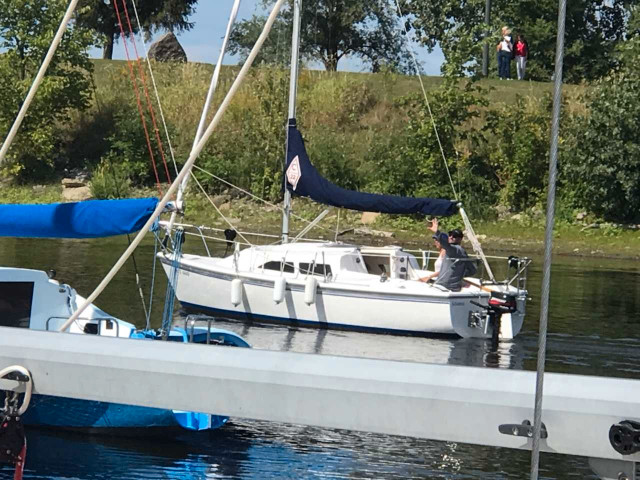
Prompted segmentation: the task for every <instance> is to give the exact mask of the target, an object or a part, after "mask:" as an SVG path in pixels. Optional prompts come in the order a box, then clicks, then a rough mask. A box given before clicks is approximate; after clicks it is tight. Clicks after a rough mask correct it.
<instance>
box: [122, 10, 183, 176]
mask: <svg viewBox="0 0 640 480" xmlns="http://www.w3.org/2000/svg"><path fill="white" fill-rule="evenodd" d="M131 5H132V6H133V12H134V14H135V17H136V23H137V24H138V33H139V37H140V42H141V43H142V50H143V52H144V56H145V58H146V61H147V68H148V69H149V76H150V77H151V84H152V85H153V91H154V93H155V95H156V101H157V102H158V110H159V111H160V119H161V120H162V126H163V127H164V134H165V137H166V139H167V145H168V146H169V154H170V155H171V160H172V162H173V168H174V170H175V172H176V174H177V173H178V164H177V163H176V156H175V152H174V150H173V145H172V144H171V137H170V136H169V129H168V128H167V121H166V119H165V117H164V110H163V109H162V102H161V101H160V94H159V93H158V85H157V83H156V77H155V75H154V73H153V68H152V67H151V60H150V59H149V54H148V52H147V44H146V42H145V41H144V35H142V23H141V22H140V17H139V16H138V8H137V6H136V0H131Z"/></svg>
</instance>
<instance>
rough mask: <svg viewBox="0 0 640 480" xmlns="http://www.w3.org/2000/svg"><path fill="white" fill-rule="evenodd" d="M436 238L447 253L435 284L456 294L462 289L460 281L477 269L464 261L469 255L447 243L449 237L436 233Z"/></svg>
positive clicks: (459, 247) (457, 246)
mask: <svg viewBox="0 0 640 480" xmlns="http://www.w3.org/2000/svg"><path fill="white" fill-rule="evenodd" d="M436 236H437V237H438V241H439V242H440V245H442V248H444V250H445V252H446V253H447V254H446V256H445V257H444V261H443V262H442V267H441V268H440V273H439V274H438V278H437V279H436V284H437V285H442V286H443V287H445V288H447V289H449V290H452V291H454V292H457V291H459V290H460V289H461V288H462V279H463V278H464V277H468V276H470V275H473V274H474V273H476V271H477V270H478V269H477V268H476V266H475V265H474V263H473V262H472V261H470V260H464V259H468V258H469V255H467V252H466V251H465V249H464V248H462V247H461V246H460V245H455V244H452V243H449V236H448V235H447V234H446V233H443V232H436Z"/></svg>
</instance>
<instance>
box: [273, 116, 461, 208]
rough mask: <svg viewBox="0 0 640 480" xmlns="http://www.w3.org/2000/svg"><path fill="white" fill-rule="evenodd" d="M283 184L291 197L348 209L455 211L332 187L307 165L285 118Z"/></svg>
mask: <svg viewBox="0 0 640 480" xmlns="http://www.w3.org/2000/svg"><path fill="white" fill-rule="evenodd" d="M285 184H286V186H287V188H288V189H289V190H290V191H291V193H292V194H295V195H299V196H301V197H309V198H311V199H312V200H315V201H316V202H319V203H324V204H325V205H333V206H334V207H342V208H348V209H350V210H360V211H364V212H381V213H403V214H409V213H421V214H424V215H436V216H449V215H453V214H454V213H456V212H457V211H458V208H457V204H456V202H455V201H451V200H444V199H438V198H424V197H423V198H413V197H400V196H396V195H380V194H376V193H363V192H356V191H353V190H346V189H344V188H341V187H338V186H337V185H334V184H333V183H331V182H330V181H328V180H327V179H326V178H324V177H323V176H322V175H320V173H319V172H318V171H317V170H316V169H315V167H314V166H313V165H312V164H311V161H310V160H309V156H308V155H307V151H306V149H305V147H304V140H303V139H302V135H301V134H300V131H299V130H298V129H297V128H296V120H295V118H291V119H289V130H288V136H287V165H286V169H285Z"/></svg>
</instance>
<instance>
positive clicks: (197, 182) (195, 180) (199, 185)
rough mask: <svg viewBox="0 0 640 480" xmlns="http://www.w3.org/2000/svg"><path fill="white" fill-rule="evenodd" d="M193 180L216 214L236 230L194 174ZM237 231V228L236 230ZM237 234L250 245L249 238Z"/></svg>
mask: <svg viewBox="0 0 640 480" xmlns="http://www.w3.org/2000/svg"><path fill="white" fill-rule="evenodd" d="M193 181H194V182H196V185H198V187H199V188H200V190H201V191H202V193H204V195H205V197H207V200H209V203H211V205H212V206H213V208H215V209H216V212H218V215H220V216H221V217H222V219H223V220H224V221H225V222H227V225H229V226H230V227H231V228H233V229H234V230H236V227H235V226H234V225H233V223H231V221H230V220H229V219H228V218H227V217H225V216H224V214H223V213H222V211H220V209H219V208H218V206H217V205H216V204H215V203H214V202H213V200H212V199H211V197H210V196H209V194H208V193H207V192H206V191H205V189H204V187H203V186H202V184H201V183H200V182H199V181H198V179H197V178H196V176H195V175H193ZM236 231H237V230H236ZM238 235H240V237H242V239H243V240H244V241H245V242H247V244H248V245H251V242H249V240H247V239H246V238H245V237H244V235H242V233H240V232H238Z"/></svg>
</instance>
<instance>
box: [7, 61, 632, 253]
mask: <svg viewBox="0 0 640 480" xmlns="http://www.w3.org/2000/svg"><path fill="white" fill-rule="evenodd" d="M94 65H95V72H94V81H95V87H96V91H95V98H94V105H93V107H92V109H91V110H90V111H89V112H87V113H84V114H82V115H78V117H77V118H76V119H75V120H77V122H76V123H77V124H78V125H80V124H81V123H83V122H86V123H87V124H91V122H90V120H91V116H92V115H93V116H97V114H96V112H99V111H100V109H105V108H111V109H114V108H116V109H117V108H122V106H123V105H129V106H131V105H134V104H135V103H134V102H135V100H134V95H133V91H132V86H131V84H130V80H129V72H128V67H127V64H126V62H124V61H107V60H94ZM145 69H146V67H145ZM145 71H146V70H145ZM237 71H238V67H224V68H223V69H222V76H221V80H220V83H219V86H220V90H221V92H226V91H227V90H228V89H229V87H230V85H231V82H232V79H233V77H234V76H235V74H236V73H237ZM212 72H213V66H212V65H208V64H195V63H188V64H155V67H154V73H155V79H156V82H157V85H158V89H159V92H160V96H161V99H162V102H163V110H164V113H165V115H166V118H167V122H168V124H169V125H170V128H171V133H172V144H173V147H174V150H175V152H176V154H177V159H178V160H179V161H180V160H184V159H186V157H187V155H188V152H189V150H190V148H191V143H192V139H193V135H194V133H195V130H196V126H197V123H198V120H199V117H200V112H201V108H202V105H203V103H204V98H205V95H206V92H207V90H208V88H209V81H210V78H211V74H212ZM253 73H254V75H256V76H260V75H263V77H265V76H269V75H273V76H277V77H278V78H279V79H280V80H279V81H282V82H287V80H286V79H287V76H288V72H287V71H285V70H269V69H254V70H253ZM146 75H147V78H149V72H148V71H147V73H146ZM248 81H249V82H251V81H252V78H250V79H248ZM263 81H264V78H263ZM423 81H424V84H425V88H426V90H427V93H429V91H432V90H433V89H435V88H437V87H439V86H440V85H441V84H442V81H443V79H442V78H441V77H423ZM341 84H343V85H349V86H353V85H355V86H356V87H357V86H358V85H361V86H363V88H362V89H358V88H355V89H353V91H355V92H356V94H357V95H359V94H360V93H362V95H363V96H367V98H369V97H370V99H371V103H372V104H371V105H369V104H367V105H366V109H365V111H364V113H363V114H362V115H360V113H359V112H356V113H357V115H355V119H354V120H348V121H346V122H344V123H341V122H339V121H338V120H337V118H339V117H340V115H347V116H348V115H349V111H343V110H341V108H344V105H342V104H343V103H344V102H341V101H340V99H339V98H333V93H332V92H334V91H337V92H338V93H340V92H341V91H343V90H340V89H337V87H336V86H338V85H341ZM286 85H288V83H286ZM480 85H481V86H484V87H487V95H488V101H489V103H490V104H491V105H496V104H500V103H502V104H512V103H514V102H515V99H516V98H518V97H534V98H541V97H543V96H544V95H547V94H550V93H551V90H552V84H551V83H548V82H529V81H517V80H512V81H500V80H498V79H486V80H481V81H480ZM150 88H151V87H150ZM585 88H586V87H585V86H584V85H568V86H566V88H565V93H564V98H565V99H566V101H567V104H568V106H569V108H572V109H582V108H585V107H584V105H583V104H582V103H581V101H580V96H581V95H582V94H583V93H584V91H585ZM278 92H280V93H278V95H280V94H282V95H281V96H282V97H283V98H282V99H280V100H282V103H283V104H284V105H286V95H287V92H286V88H285V89H284V90H278ZM420 92H421V88H420V84H419V82H418V79H417V77H415V76H404V75H397V74H390V73H378V74H368V73H351V72H335V73H331V72H324V71H315V70H303V71H302V72H301V75H300V88H299V96H298V99H299V102H298V103H299V105H300V107H301V108H300V120H301V122H302V123H303V125H308V126H309V128H308V130H306V131H305V135H308V136H310V137H313V135H314V133H317V132H319V133H322V134H325V135H326V134H327V133H326V132H329V134H331V135H339V138H340V142H341V148H343V149H344V151H345V152H346V155H347V156H348V157H349V158H350V159H352V158H356V159H357V158H361V157H362V156H363V155H365V154H366V152H367V151H368V149H369V148H370V147H371V145H373V144H374V142H375V141H376V138H380V137H381V136H382V135H387V136H388V135H393V134H394V132H398V131H400V130H401V129H403V128H404V127H405V125H406V116H405V114H404V111H403V110H402V109H401V108H398V107H397V105H396V104H395V102H396V100H398V99H399V98H401V97H403V96H406V95H409V94H420ZM150 93H151V95H152V97H153V96H154V94H153V92H152V91H151V92H150ZM222 96H223V95H222V93H220V92H219V93H218V94H217V95H216V99H215V102H214V103H215V105H214V107H213V109H214V110H215V108H216V106H217V105H218V104H219V103H220V102H221V99H222ZM260 100H261V99H260V98H258V97H257V95H256V92H255V91H254V90H252V84H251V83H245V85H244V86H243V87H242V89H241V90H240V92H239V93H238V95H237V97H236V99H234V102H233V105H232V108H231V109H230V111H229V112H228V114H227V116H226V117H225V120H224V121H223V125H221V127H223V128H227V130H226V132H233V128H231V127H233V123H234V122H235V121H237V119H238V118H240V116H239V115H240V112H247V111H249V112H251V111H253V110H255V109H256V107H257V105H259V102H260ZM355 100H356V101H357V100H359V99H358V98H356V99H355ZM285 115H286V112H285V111H283V112H282V118H283V121H284V118H285V117H284V116H285ZM479 121H482V120H479ZM78 128H81V126H79V127H78ZM92 128H94V130H96V131H95V132H93V134H94V136H95V135H100V133H101V130H100V129H98V128H96V127H92ZM216 141H217V140H216V137H215V136H214V138H213V139H212V140H211V142H216ZM87 143H88V145H87V146H86V151H84V152H83V151H80V152H79V153H78V154H79V155H80V158H83V159H85V158H86V159H88V160H92V161H93V162H96V161H97V159H95V158H94V159H91V155H93V153H92V150H91V147H94V146H95V143H96V142H93V141H92V142H87ZM278 155H280V154H278ZM61 190H62V189H61V186H60V185H59V184H58V183H56V184H52V185H46V186H5V187H3V188H2V189H0V202H3V203H34V202H42V203H44V202H55V201H60V200H61ZM148 194H149V190H139V191H136V192H135V194H134V196H146V195H148ZM208 203H209V202H208V200H207V199H206V198H205V197H204V196H203V195H201V194H199V193H193V194H190V195H189V196H188V203H187V216H186V218H185V221H187V222H190V223H193V224H213V225H216V226H220V227H223V228H226V224H225V223H224V221H223V220H222V219H221V218H220V217H219V216H218V215H217V214H216V213H215V210H214V209H213V208H212V207H211V206H210V205H209V204H208ZM324 208H325V207H324V206H320V205H316V204H313V203H311V202H307V201H305V200H299V199H297V200H296V201H295V202H294V213H296V214H297V215H300V216H302V217H304V218H306V219H308V220H311V219H313V218H315V216H316V215H317V214H319V213H320V212H321V211H322V210H323V209H324ZM225 215H226V216H228V217H229V218H232V219H234V222H235V224H236V226H238V227H240V228H243V229H244V228H246V229H248V230H251V229H255V230H260V231H265V232H268V233H273V234H278V233H279V231H280V224H281V214H280V212H279V210H275V209H271V208H265V207H264V206H263V205H259V204H257V203H255V202H251V201H245V200H242V201H240V200H234V201H232V202H231V210H230V211H228V212H225ZM359 219H360V213H359V212H346V211H344V210H341V212H340V229H341V230H342V229H346V228H347V227H348V226H361V225H360V224H359ZM472 220H473V219H472ZM456 222H457V223H456ZM336 223H337V212H336V210H335V209H334V210H333V211H332V212H331V213H330V214H329V216H328V217H327V218H326V219H325V220H324V221H323V222H322V223H321V225H320V227H321V228H320V229H318V230H314V231H313V232H312V234H311V236H322V237H324V238H333V235H334V234H335V230H336ZM459 223H460V221H459V218H458V219H452V220H448V221H445V222H444V225H443V226H444V227H445V228H446V227H447V225H448V224H450V225H454V224H455V226H460V225H459ZM303 226H304V222H302V221H300V220H297V219H295V218H294V219H292V226H291V229H292V231H299V230H300V229H302V228H303ZM372 228H374V229H379V230H388V231H393V232H395V233H396V237H395V239H393V240H392V241H393V242H400V243H407V244H411V243H424V242H426V243H430V241H429V238H428V237H429V236H428V235H427V234H425V225H424V222H420V221H418V220H415V219H412V218H410V217H406V216H404V217H402V216H388V215H383V216H381V217H380V218H379V219H378V221H377V222H376V224H374V225H373V226H372ZM475 228H476V231H477V233H478V234H484V235H486V236H487V238H486V240H484V241H483V243H484V244H485V245H486V246H487V248H490V249H493V250H499V249H501V248H505V249H510V250H513V249H514V246H515V247H516V248H518V249H522V250H525V251H541V249H542V241H543V238H544V228H543V225H542V222H541V221H540V220H539V219H538V220H536V221H535V222H534V221H529V220H527V221H524V222H513V221H511V222H509V221H484V222H480V223H477V224H476V225H475ZM582 228H583V226H582V225H571V224H568V223H559V224H558V227H557V229H556V243H555V245H554V246H555V249H556V251H558V252H561V253H572V254H591V252H595V253H594V254H596V255H624V256H628V257H638V255H639V254H638V253H637V252H640V233H638V232H634V231H627V230H622V229H617V228H613V227H606V228H602V229H599V230H585V231H581V229H582ZM345 239H346V240H348V237H345ZM365 240H366V239H365ZM371 240H374V241H380V239H378V238H375V239H371Z"/></svg>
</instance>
